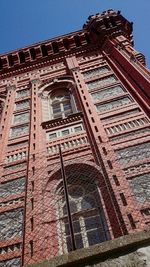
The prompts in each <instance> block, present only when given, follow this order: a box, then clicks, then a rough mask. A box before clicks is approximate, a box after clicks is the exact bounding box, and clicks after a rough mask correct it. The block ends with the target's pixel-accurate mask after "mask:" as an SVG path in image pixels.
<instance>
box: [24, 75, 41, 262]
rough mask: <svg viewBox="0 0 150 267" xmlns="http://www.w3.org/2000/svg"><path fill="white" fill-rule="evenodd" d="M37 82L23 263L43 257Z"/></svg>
mask: <svg viewBox="0 0 150 267" xmlns="http://www.w3.org/2000/svg"><path fill="white" fill-rule="evenodd" d="M39 85H40V81H39V79H37V78H36V79H35V78H34V79H31V117H30V137H29V156H28V176H27V187H26V211H25V233H24V247H23V254H24V255H23V264H29V263H33V262H37V261H40V260H41V259H43V258H44V240H45V239H44V233H43V225H42V219H43V217H42V212H43V191H42V185H43V183H44V177H45V175H46V151H45V150H44V149H45V147H46V146H45V143H44V141H43V140H44V138H43V131H42V127H41V122H42V109H41V99H40V97H39V95H38V89H39Z"/></svg>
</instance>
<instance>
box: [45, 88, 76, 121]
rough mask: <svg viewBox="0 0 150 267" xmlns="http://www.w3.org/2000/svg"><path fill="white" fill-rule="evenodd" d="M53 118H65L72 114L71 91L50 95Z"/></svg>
mask: <svg viewBox="0 0 150 267" xmlns="http://www.w3.org/2000/svg"><path fill="white" fill-rule="evenodd" d="M50 107H51V115H52V116H51V117H52V118H53V119H55V118H60V117H61V118H65V117H67V116H68V115H69V114H71V113H72V105H71V98H70V93H69V90H57V91H56V92H54V93H53V92H52V93H51V95H50Z"/></svg>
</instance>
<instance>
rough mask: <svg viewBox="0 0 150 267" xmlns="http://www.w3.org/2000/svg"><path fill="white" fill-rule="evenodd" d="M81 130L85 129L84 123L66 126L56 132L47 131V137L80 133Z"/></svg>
mask: <svg viewBox="0 0 150 267" xmlns="http://www.w3.org/2000/svg"><path fill="white" fill-rule="evenodd" d="M80 131H83V125H82V124H76V125H75V126H72V127H66V128H63V129H60V130H58V131H55V132H51V133H47V138H48V139H53V138H60V137H62V136H65V135H70V134H74V133H78V132H80Z"/></svg>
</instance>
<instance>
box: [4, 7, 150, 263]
mask: <svg viewBox="0 0 150 267" xmlns="http://www.w3.org/2000/svg"><path fill="white" fill-rule="evenodd" d="M149 81H150V72H149V70H148V69H147V68H146V67H145V59H144V56H143V55H142V54H141V53H139V52H137V51H136V50H135V49H134V48H133V40H132V23H130V22H128V21H127V20H126V19H125V18H124V17H123V16H122V15H121V14H120V12H114V11H113V10H108V11H106V12H103V13H101V14H96V15H95V16H90V17H89V18H88V20H87V22H86V24H85V25H84V26H83V29H82V30H79V31H77V32H73V33H69V34H66V35H64V36H59V37H57V38H54V39H50V40H47V41H44V42H40V43H37V44H33V45H31V46H28V47H25V48H22V49H19V50H16V51H13V52H11V53H6V54H3V55H1V56H0V112H1V113H0V120H1V122H0V123H1V132H0V150H1V154H0V173H1V176H0V182H1V186H0V266H11V267H12V266H16V267H18V266H25V265H28V264H31V263H34V262H39V261H42V260H43V259H47V258H53V257H55V256H58V255H62V254H65V253H68V252H69V251H71V250H72V249H80V248H83V247H89V246H91V245H95V244H99V243H101V242H104V241H106V240H110V239H114V238H117V237H120V236H123V235H127V234H131V233H134V232H139V231H142V230H144V229H146V228H147V225H148V223H149V221H150V207H149V199H150V193H149V192H150V182H149V178H150V121H149V114H150V113H149V104H150V90H149V88H150V87H149V86H150V84H149ZM63 170H64V172H65V173H63ZM65 182H66V184H65ZM65 185H66V187H65Z"/></svg>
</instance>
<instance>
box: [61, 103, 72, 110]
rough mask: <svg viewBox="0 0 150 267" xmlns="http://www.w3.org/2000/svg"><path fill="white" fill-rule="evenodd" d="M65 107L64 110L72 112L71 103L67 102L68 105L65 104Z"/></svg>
mask: <svg viewBox="0 0 150 267" xmlns="http://www.w3.org/2000/svg"><path fill="white" fill-rule="evenodd" d="M63 107H64V110H68V109H69V110H71V105H70V102H67V103H63Z"/></svg>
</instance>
